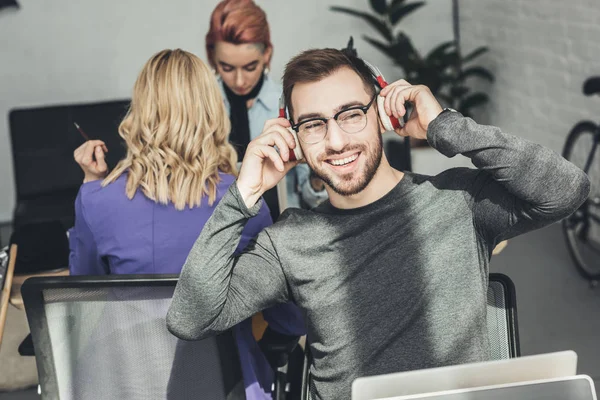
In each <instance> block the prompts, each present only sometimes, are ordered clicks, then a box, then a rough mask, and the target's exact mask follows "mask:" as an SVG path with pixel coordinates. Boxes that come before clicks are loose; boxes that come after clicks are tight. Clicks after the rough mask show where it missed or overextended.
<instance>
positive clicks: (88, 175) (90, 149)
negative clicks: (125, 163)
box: [73, 140, 108, 183]
mask: <svg viewBox="0 0 600 400" xmlns="http://www.w3.org/2000/svg"><path fill="white" fill-rule="evenodd" d="M104 153H108V149H107V148H106V145H105V144H104V142H103V141H102V140H88V141H87V142H85V143H84V144H82V145H81V146H79V147H78V148H77V149H76V150H75V152H74V153H73V157H74V158H75V161H76V162H77V164H79V166H80V167H81V169H82V170H83V173H84V179H83V183H86V182H91V181H96V180H99V179H103V178H104V177H105V176H106V172H107V171H108V166H107V165H106V161H105V160H104Z"/></svg>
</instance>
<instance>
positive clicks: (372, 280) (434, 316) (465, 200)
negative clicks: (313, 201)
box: [167, 112, 590, 399]
mask: <svg viewBox="0 0 600 400" xmlns="http://www.w3.org/2000/svg"><path fill="white" fill-rule="evenodd" d="M427 135H428V140H429V143H430V144H431V146H433V147H434V148H435V149H437V150H438V151H440V152H441V153H442V154H444V155H446V156H448V157H453V156H454V155H456V154H459V153H460V154H463V155H465V156H467V157H469V158H470V159H471V160H472V162H473V164H474V165H475V166H476V167H477V168H478V169H466V168H458V169H451V170H448V171H446V172H443V173H441V174H439V175H437V176H433V177H431V176H423V175H417V174H413V173H406V174H405V176H404V178H403V179H402V180H401V181H400V183H399V184H398V185H397V186H396V187H395V188H394V189H392V190H391V191H390V192H388V193H387V194H385V195H384V196H383V197H382V198H381V199H379V200H377V201H375V202H374V203H371V204H369V205H367V206H364V207H361V208H356V209H351V210H341V209H336V208H335V207H333V206H332V205H331V204H330V203H329V202H326V203H324V204H322V205H321V206H319V207H318V208H317V209H315V210H312V211H306V210H300V209H288V210H286V211H285V212H284V213H283V214H282V216H281V217H280V219H279V220H278V221H277V223H275V224H274V225H273V226H271V227H268V228H266V229H265V230H263V231H262V232H261V233H260V234H259V235H258V236H257V237H256V239H255V240H254V241H253V242H251V243H250V245H249V246H248V248H247V249H246V251H245V252H244V253H243V254H241V255H239V256H234V255H233V254H234V251H235V248H236V246H237V244H238V242H239V240H240V235H241V232H242V229H243V228H244V224H245V223H246V222H247V221H248V218H250V217H252V216H254V215H256V213H258V210H259V207H260V204H256V205H255V206H254V207H252V208H250V209H248V208H247V207H246V206H245V204H244V201H243V200H242V198H241V196H240V194H239V192H238V190H237V185H235V184H233V185H231V187H230V190H229V192H228V193H227V195H226V196H224V197H223V199H222V200H221V202H220V203H219V205H218V206H217V207H216V209H215V211H214V213H213V215H212V217H211V218H210V220H209V221H208V223H207V224H206V226H205V227H204V230H203V231H202V233H201V235H200V237H199V238H198V240H197V241H196V244H195V245H194V247H193V248H192V251H191V252H190V254H189V256H188V259H187V261H186V263H185V266H184V268H183V271H182V273H181V277H180V280H179V283H178V285H177V288H176V290H175V295H174V297H173V302H172V304H171V308H170V310H169V313H168V315H167V323H168V327H169V330H170V331H171V332H172V333H173V334H175V335H176V336H178V337H180V338H182V339H199V338H204V337H207V336H210V335H214V334H216V333H218V332H221V331H223V330H225V329H227V328H229V327H231V326H233V325H235V324H237V323H238V322H240V321H242V320H244V319H246V318H248V317H250V316H251V315H252V314H254V313H256V312H258V311H260V310H263V309H265V308H268V307H271V306H273V305H275V304H277V303H284V302H287V301H293V302H295V303H296V304H297V305H298V306H299V307H300V308H301V309H302V311H303V312H304V315H305V319H306V324H307V332H308V336H307V341H308V343H309V345H310V352H311V356H312V366H311V373H312V377H313V379H312V383H311V388H310V390H311V392H312V395H313V399H349V398H350V390H351V384H352V381H353V380H354V379H355V378H357V377H361V376H368V375H376V374H384V373H390V372H398V371H407V370H414V369H421V368H429V367H438V366H444V365H448V364H459V363H465V362H472V361H481V360H485V359H487V358H489V343H488V338H487V337H486V293H487V285H488V267H489V260H490V256H491V253H492V250H493V249H494V247H495V246H496V244H497V243H498V242H500V241H502V240H504V239H509V238H511V237H514V236H516V235H519V234H522V233H525V232H527V231H531V230H533V229H538V228H541V227H543V226H545V225H548V224H550V223H552V222H555V221H558V220H560V219H562V218H564V217H566V216H568V215H569V214H571V213H572V212H574V211H575V210H576V209H577V208H578V206H579V205H581V204H582V202H583V201H585V199H586V198H587V196H588V193H589V187H590V184H589V180H588V178H587V176H586V175H585V174H584V173H583V172H582V171H581V170H579V169H578V168H576V167H575V166H574V165H572V164H571V163H569V162H567V161H566V160H564V159H563V158H562V157H560V156H559V155H557V154H555V153H554V152H552V151H550V150H548V149H546V148H544V147H542V146H539V145H537V144H534V143H531V142H528V141H526V140H523V139H520V138H517V137H514V136H510V135H507V134H504V133H502V132H501V131H500V129H498V128H495V127H491V126H483V125H478V124H476V123H475V122H474V121H473V120H471V119H469V118H465V117H463V116H461V115H460V114H458V113H451V112H445V113H442V114H441V115H440V116H439V117H437V118H436V119H435V120H434V121H432V123H431V124H430V126H429V130H428V134H427ZM523 268H541V266H537V265H523Z"/></svg>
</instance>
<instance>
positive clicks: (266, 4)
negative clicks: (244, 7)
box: [0, 0, 452, 221]
mask: <svg viewBox="0 0 600 400" xmlns="http://www.w3.org/2000/svg"><path fill="white" fill-rule="evenodd" d="M19 3H20V4H21V9H20V10H12V9H10V10H5V11H2V12H0V57H1V62H0V115H1V116H2V122H1V123H0V188H1V190H0V221H7V220H10V219H11V218H12V210H13V206H14V189H13V188H14V182H13V172H12V160H11V154H10V142H9V132H8V119H7V117H8V112H9V110H10V109H11V108H15V107H26V106H41V105H51V104H64V103H77V102H88V101H100V100H110V99H117V98H127V97H129V96H130V90H131V88H132V86H133V82H134V80H135V78H136V75H137V73H138V71H139V70H140V68H141V67H142V65H143V63H144V62H145V61H146V60H147V59H148V58H149V57H150V56H151V55H152V54H153V53H155V52H157V51H159V50H162V49H163V48H175V47H180V48H183V49H186V50H188V51H191V52H194V53H196V54H197V55H199V56H200V57H202V58H203V59H205V55H204V46H203V43H204V35H205V34H206V31H207V29H208V19H209V15H210V13H211V11H212V9H213V8H214V6H215V5H216V4H217V1H216V0H195V1H193V0H173V1H148V0H119V1H116V0H113V1H92V0H80V1H73V0H52V1H32V0H19ZM257 3H258V4H259V5H260V6H261V7H263V8H264V10H265V11H266V12H267V15H268V19H269V22H270V25H271V30H272V36H273V43H274V47H275V57H274V62H273V65H272V71H273V75H274V77H275V78H277V79H280V77H281V72H282V69H283V66H284V65H285V63H286V62H287V60H288V59H289V58H290V57H292V56H293V55H295V54H297V53H298V52H299V51H301V50H303V49H307V48H312V47H328V46H330V47H337V48H341V47H343V46H344V45H345V44H346V42H347V40H348V37H349V35H350V34H352V35H354V37H355V44H356V46H357V47H358V50H359V52H360V54H361V55H362V56H363V57H365V58H368V59H370V60H371V61H373V62H374V63H376V64H378V65H379V66H380V68H381V69H382V71H383V72H384V74H386V75H387V78H388V80H390V79H397V78H399V77H400V75H399V70H397V69H395V68H394V67H393V66H392V64H391V63H390V62H389V61H388V60H387V59H385V58H384V56H382V55H381V54H379V53H378V52H377V51H376V50H375V49H373V48H371V47H370V46H369V45H368V44H367V43H366V42H364V41H363V40H362V39H361V38H360V37H361V36H362V34H365V33H367V34H371V35H373V36H376V34H375V33H374V32H373V30H372V29H371V28H369V27H368V26H367V25H366V24H365V23H363V22H361V21H359V20H357V19H355V18H352V17H350V16H345V15H342V14H337V13H332V12H330V11H329V6H331V5H345V6H348V7H354V8H361V9H363V10H367V9H368V1H367V0H302V1H291V0H258V1H257ZM405 30H406V31H407V32H409V33H410V35H411V36H412V38H413V40H414V42H415V44H416V45H417V46H418V47H419V48H420V49H422V50H423V51H427V50H429V49H430V48H432V47H433V46H435V45H436V44H437V43H439V42H441V41H443V40H448V39H450V38H451V37H452V24H451V4H450V0H431V1H430V4H428V5H427V6H425V7H423V8H422V9H421V10H419V11H417V12H416V13H415V14H414V15H412V16H411V17H410V18H408V19H407V20H406V22H405Z"/></svg>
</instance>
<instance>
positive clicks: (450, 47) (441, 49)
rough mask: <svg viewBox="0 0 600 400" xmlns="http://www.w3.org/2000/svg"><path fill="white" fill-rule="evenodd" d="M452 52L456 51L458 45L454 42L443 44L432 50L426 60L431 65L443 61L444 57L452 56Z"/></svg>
mask: <svg viewBox="0 0 600 400" xmlns="http://www.w3.org/2000/svg"><path fill="white" fill-rule="evenodd" d="M452 51H456V43H455V42H454V40H451V41H449V42H444V43H441V44H440V45H438V46H437V47H436V48H434V49H433V50H431V51H430V52H429V54H427V57H426V58H425V59H426V60H427V62H429V63H434V62H435V61H436V60H441V59H442V57H443V56H444V55H447V54H450V53H451V52H452Z"/></svg>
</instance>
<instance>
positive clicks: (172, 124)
mask: <svg viewBox="0 0 600 400" xmlns="http://www.w3.org/2000/svg"><path fill="white" fill-rule="evenodd" d="M229 131H230V122H229V117H228V115H227V112H226V110H225V106H224V104H223V98H222V96H221V93H220V90H219V87H218V86H217V82H216V81H215V79H214V76H213V74H212V73H211V71H210V69H209V68H208V67H207V66H206V65H205V64H204V63H203V62H202V61H201V60H200V59H199V58H198V57H196V56H194V55H192V54H190V53H188V52H185V51H183V50H179V49H178V50H163V51H161V52H159V53H157V54H156V55H154V56H153V57H152V58H151V59H150V60H149V61H148V62H147V63H146V65H145V66H144V68H143V69H142V72H141V73H140V75H139V77H138V79H137V81H136V83H135V86H134V89H133V96H132V100H131V107H130V109H129V112H128V113H127V115H126V117H125V119H124V120H123V122H122V123H121V125H120V127H119V134H120V135H121V136H122V137H123V139H124V140H125V144H126V146H127V155H126V157H125V158H124V159H123V160H122V161H121V162H120V163H119V164H118V165H117V166H116V168H115V169H114V170H113V171H112V172H110V174H108V176H106V173H107V166H106V163H105V161H104V153H105V152H106V151H107V148H106V146H105V144H104V143H103V142H101V141H98V140H90V141H87V142H86V143H85V144H83V145H82V146H81V147H79V148H78V149H77V150H76V151H75V160H76V161H77V163H78V164H79V165H80V166H81V168H82V169H83V171H84V174H85V178H84V183H83V185H82V186H81V189H80V190H79V194H78V196H77V200H76V203H75V227H74V228H73V229H71V231H70V238H69V240H70V249H71V253H70V260H69V267H70V270H71V274H73V275H102V274H155V273H158V274H163V273H179V272H180V271H181V268H182V266H183V264H184V262H185V259H186V257H187V254H188V253H189V252H190V249H191V248H192V245H193V244H194V242H195V241H196V239H197V238H198V236H199V234H200V231H201V230H202V228H203V227H204V224H205V223H206V221H207V220H208V218H209V217H210V216H211V214H212V212H213V210H214V208H215V206H216V205H217V203H218V202H219V200H220V199H221V197H223V195H224V194H225V193H226V192H227V190H228V188H229V186H230V185H231V184H232V183H233V182H234V180H235V173H236V170H235V165H236V161H237V160H236V158H237V156H236V152H235V150H234V148H233V147H232V146H231V144H229V141H228V135H229ZM271 223H272V221H271V217H270V215H269V210H268V208H267V207H266V206H264V205H263V206H262V208H261V210H260V213H259V214H258V215H257V216H256V217H254V218H251V219H250V221H249V223H248V225H247V226H246V228H245V229H244V231H243V238H242V240H241V241H240V244H239V246H238V249H242V248H243V247H245V245H246V244H247V243H248V242H249V240H250V239H251V238H252V237H254V236H256V235H257V234H258V232H259V231H261V230H262V229H263V228H264V227H265V226H268V225H271ZM264 314H265V318H267V319H270V320H272V321H274V322H275V323H274V325H273V326H275V327H277V326H279V327H281V330H282V331H283V333H288V334H290V333H294V332H297V333H298V335H301V334H303V324H302V321H301V319H300V316H299V312H298V311H297V310H296V309H295V308H293V309H288V306H287V305H286V307H284V308H281V307H280V308H277V309H273V310H267V311H265V313H264ZM280 316H282V317H281V318H283V320H280ZM296 317H297V318H296ZM282 321H283V322H282ZM235 334H236V340H237V344H238V349H239V353H240V361H241V363H242V370H243V372H244V381H245V383H246V391H247V394H248V395H249V394H250V393H248V390H251V392H252V393H262V395H261V396H256V395H254V396H247V397H248V398H263V397H264V398H270V388H271V386H270V383H271V381H272V370H271V369H270V367H269V365H268V363H267V361H266V359H264V357H263V356H262V353H261V352H260V350H259V349H258V346H257V344H256V342H255V340H254V338H253V336H252V329H251V324H250V321H249V320H247V321H244V322H242V323H241V324H239V325H238V326H236V327H235ZM258 377H260V379H259V378H258Z"/></svg>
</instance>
